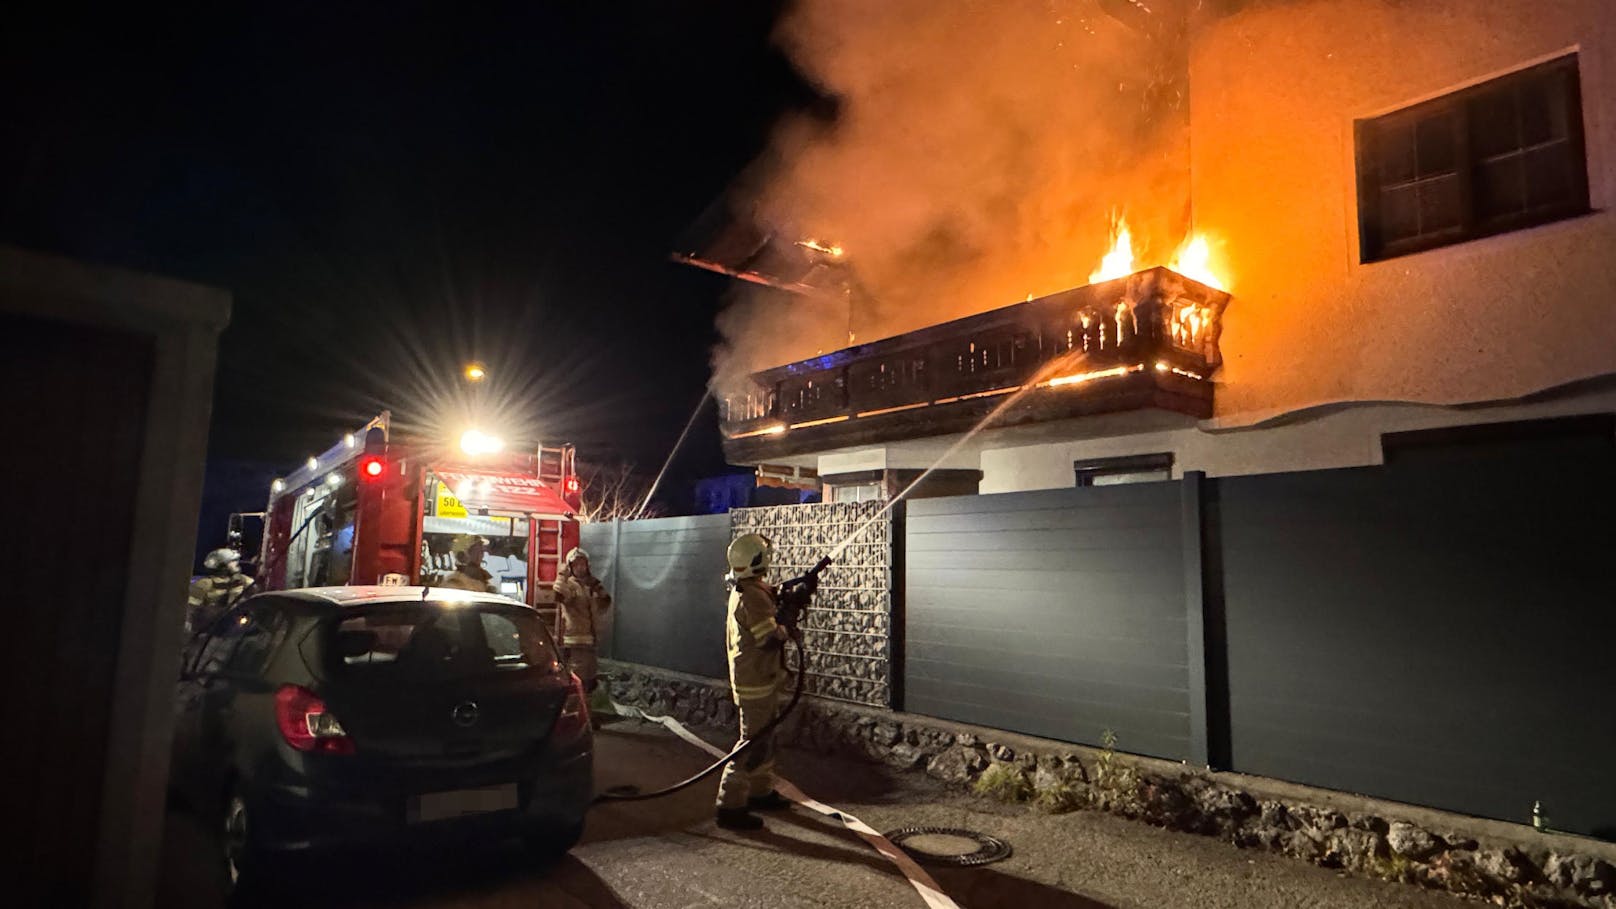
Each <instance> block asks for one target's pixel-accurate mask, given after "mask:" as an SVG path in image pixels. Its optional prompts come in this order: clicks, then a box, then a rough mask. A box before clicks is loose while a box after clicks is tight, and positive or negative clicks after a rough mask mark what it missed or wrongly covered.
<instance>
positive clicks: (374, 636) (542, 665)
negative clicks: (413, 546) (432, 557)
mask: <svg viewBox="0 0 1616 909" xmlns="http://www.w3.org/2000/svg"><path fill="white" fill-rule="evenodd" d="M327 665H328V666H331V667H332V668H333V669H335V670H336V671H337V672H339V673H341V674H344V675H356V676H361V677H366V678H374V679H376V680H378V681H380V680H384V679H385V680H394V681H422V680H441V679H451V678H466V677H471V676H478V675H485V674H488V673H493V672H505V671H516V670H528V669H533V670H538V671H539V672H541V673H544V674H550V673H555V672H559V671H560V664H559V662H558V656H557V654H556V652H555V648H554V647H553V646H552V644H551V643H550V637H549V635H548V634H547V633H546V632H545V630H544V624H543V621H542V620H541V619H540V618H539V617H538V615H537V614H535V613H533V612H532V611H531V610H527V609H523V608H521V607H515V606H511V607H507V606H496V605H479V606H471V607H468V606H457V605H452V604H449V605H445V604H438V603H433V602H427V603H421V604H409V605H400V606H378V607H373V608H370V609H366V610H363V611H362V612H358V613H357V614H351V615H345V616H344V617H343V618H342V619H341V620H340V621H338V622H337V623H336V624H335V626H334V627H333V628H332V632H331V642H330V645H329V647H328V656H327Z"/></svg>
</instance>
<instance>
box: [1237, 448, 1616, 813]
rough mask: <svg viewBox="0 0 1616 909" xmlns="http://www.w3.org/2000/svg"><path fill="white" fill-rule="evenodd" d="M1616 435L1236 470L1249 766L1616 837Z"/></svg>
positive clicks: (1242, 744)
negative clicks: (1614, 445) (1614, 708)
mask: <svg viewBox="0 0 1616 909" xmlns="http://www.w3.org/2000/svg"><path fill="white" fill-rule="evenodd" d="M1606 448H1607V450H1606V451H1605V452H1603V453H1600V452H1597V451H1594V452H1590V451H1576V452H1563V451H1562V452H1558V453H1556V454H1555V455H1554V456H1553V457H1535V458H1523V459H1513V460H1512V459H1498V458H1485V459H1473V460H1472V461H1470V462H1455V463H1448V464H1441V465H1426V464H1420V465H1397V466H1393V467H1385V468H1368V469H1357V470H1339V471H1325V472H1314V473H1298V474H1284V475H1270V476H1257V477H1246V478H1234V479H1226V480H1221V481H1219V483H1218V485H1217V491H1216V503H1215V505H1214V506H1213V508H1214V511H1213V513H1212V519H1211V520H1210V521H1209V523H1208V527H1209V528H1221V562H1222V574H1223V590H1224V599H1225V606H1224V609H1225V619H1224V621H1225V623H1226V633H1227V642H1228V643H1227V647H1228V650H1227V655H1228V661H1227V674H1228V678H1227V685H1228V705H1227V709H1228V712H1229V716H1228V722H1229V724H1230V725H1229V732H1230V742H1229V748H1230V757H1231V760H1232V765H1233V769H1235V770H1239V771H1242V772H1246V773H1254V774H1261V775H1264V776H1270V777H1278V778H1281V779H1289V780H1295V781H1298V782H1303V783H1308V784H1312V785H1317V786H1325V787H1328V788H1331V789H1341V790H1347V791H1354V792H1362V793H1368V794H1372V795H1376V796H1380V797H1384V798H1391V799H1397V800H1400V801H1407V802H1414V803H1418V804H1425V805H1433V806H1436V807H1441V808H1447V809H1450V810H1456V811H1461V812H1465V813H1469V814H1478V815H1484V816H1491V817H1497V818H1503V819H1507V820H1513V821H1526V820H1528V819H1529V818H1530V815H1531V809H1532V803H1533V801H1534V800H1541V801H1542V802H1543V805H1544V810H1545V813H1546V814H1547V815H1549V817H1550V818H1551V819H1552V822H1553V824H1554V826H1556V827H1559V828H1562V829H1567V830H1574V831H1578V832H1583V833H1594V832H1601V833H1602V835H1604V836H1612V835H1616V783H1613V781H1612V777H1611V775H1610V773H1609V768H1608V765H1609V763H1610V761H1609V756H1610V755H1612V754H1616V722H1613V721H1612V719H1611V710H1610V695H1611V675H1610V667H1611V666H1612V665H1613V664H1612V650H1611V642H1612V641H1613V640H1616V572H1612V571H1611V570H1610V564H1611V553H1612V552H1616V530H1613V526H1616V525H1613V523H1612V515H1613V514H1616V469H1613V468H1616V460H1613V459H1612V457H1611V456H1610V454H1609V451H1608V444H1607V446H1606ZM1217 546H1219V543H1218V542H1217V541H1215V540H1212V539H1209V549H1210V548H1212V547H1217ZM1208 558H1209V559H1212V558H1214V557H1213V556H1211V555H1210V554H1209V556H1208Z"/></svg>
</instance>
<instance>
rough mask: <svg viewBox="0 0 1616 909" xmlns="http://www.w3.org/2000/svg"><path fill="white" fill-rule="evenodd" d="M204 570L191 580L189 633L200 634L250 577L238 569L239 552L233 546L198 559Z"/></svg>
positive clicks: (234, 599) (233, 600) (236, 598)
mask: <svg viewBox="0 0 1616 909" xmlns="http://www.w3.org/2000/svg"><path fill="white" fill-rule="evenodd" d="M202 570H203V571H205V572H207V573H206V574H204V575H203V576H202V577H200V578H197V579H196V580H194V581H192V582H191V596H190V599H189V600H188V601H187V606H188V607H189V608H188V612H187V615H186V622H187V623H188V624H187V626H186V627H187V628H188V629H189V631H190V632H191V633H192V634H201V633H202V632H204V631H207V630H208V629H209V628H210V627H212V625H213V623H214V622H216V621H218V619H219V616H222V615H224V614H225V612H227V611H228V610H229V609H230V607H232V606H234V605H236V602H237V601H239V600H240V599H241V597H242V595H243V594H245V593H246V592H247V588H248V587H251V586H252V582H253V581H252V578H249V577H247V575H245V574H243V573H242V570H241V553H239V552H236V551H235V550H234V549H215V550H213V551H212V552H210V553H208V555H207V558H205V559H203V560H202Z"/></svg>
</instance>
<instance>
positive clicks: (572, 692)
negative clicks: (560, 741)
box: [554, 675, 589, 738]
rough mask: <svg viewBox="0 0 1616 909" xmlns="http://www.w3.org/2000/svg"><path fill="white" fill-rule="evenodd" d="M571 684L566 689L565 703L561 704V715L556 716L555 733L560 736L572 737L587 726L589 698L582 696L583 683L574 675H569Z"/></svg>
mask: <svg viewBox="0 0 1616 909" xmlns="http://www.w3.org/2000/svg"><path fill="white" fill-rule="evenodd" d="M570 678H571V679H572V684H571V685H570V686H569V687H568V690H567V700H566V703H564V704H562V705H561V715H560V716H558V717H556V723H555V733H554V734H555V735H556V736H559V737H561V738H572V737H573V736H576V735H579V734H581V733H582V732H583V731H584V730H585V729H588V728H589V700H588V699H587V698H586V697H585V696H584V683H583V682H582V681H579V679H578V677H577V676H576V675H570Z"/></svg>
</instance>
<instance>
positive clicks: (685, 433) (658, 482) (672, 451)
mask: <svg viewBox="0 0 1616 909" xmlns="http://www.w3.org/2000/svg"><path fill="white" fill-rule="evenodd" d="M712 393H713V392H712V390H711V389H708V390H707V391H705V392H702V395H701V400H699V401H697V402H696V409H695V410H692V411H691V412H690V419H688V420H686V421H685V428H684V431H683V432H681V433H679V440H678V441H677V442H674V443H673V448H671V449H669V450H668V459H667V460H665V461H663V462H662V469H661V470H659V471H657V475H656V479H654V480H652V481H651V488H650V489H647V490H646V491H645V500H644V501H642V502H641V503H640V507H639V508H637V509H635V511H634V517H633V518H632V519H631V520H638V519H639V518H640V516H641V515H643V514H645V509H647V508H649V507H650V506H651V497H652V496H654V495H656V491H657V487H658V486H661V485H662V478H663V477H664V476H666V475H667V473H668V467H669V466H670V465H672V464H673V457H674V455H677V454H678V453H679V449H681V448H683V447H684V444H685V437H686V436H688V435H690V427H692V426H695V425H696V417H698V416H700V415H701V408H702V407H703V406H704V405H705V404H706V403H707V398H708V397H710V396H711V395H712Z"/></svg>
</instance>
